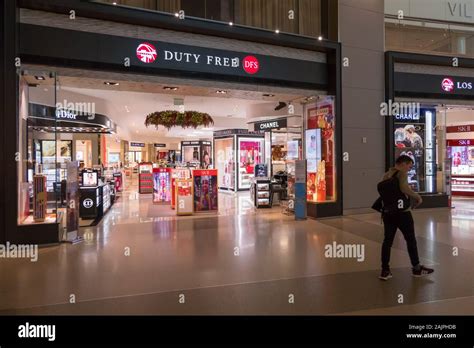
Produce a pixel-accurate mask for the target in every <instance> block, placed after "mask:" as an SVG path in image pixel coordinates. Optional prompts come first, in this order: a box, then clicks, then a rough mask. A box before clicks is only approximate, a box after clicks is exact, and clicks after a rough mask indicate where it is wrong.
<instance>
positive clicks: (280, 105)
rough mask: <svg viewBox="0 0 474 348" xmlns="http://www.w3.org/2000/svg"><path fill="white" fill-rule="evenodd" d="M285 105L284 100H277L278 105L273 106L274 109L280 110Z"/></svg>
mask: <svg viewBox="0 0 474 348" xmlns="http://www.w3.org/2000/svg"><path fill="white" fill-rule="evenodd" d="M285 106H286V103H284V102H279V103H278V105H277V106H276V108H275V111H278V110H281V109H283V108H284V107H285Z"/></svg>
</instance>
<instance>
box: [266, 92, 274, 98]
mask: <svg viewBox="0 0 474 348" xmlns="http://www.w3.org/2000/svg"><path fill="white" fill-rule="evenodd" d="M263 96H264V97H274V96H275V94H268V93H266V94H264V95H263Z"/></svg>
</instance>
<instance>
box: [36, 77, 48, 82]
mask: <svg viewBox="0 0 474 348" xmlns="http://www.w3.org/2000/svg"><path fill="white" fill-rule="evenodd" d="M35 79H37V80H41V81H44V80H46V79H45V78H44V76H35Z"/></svg>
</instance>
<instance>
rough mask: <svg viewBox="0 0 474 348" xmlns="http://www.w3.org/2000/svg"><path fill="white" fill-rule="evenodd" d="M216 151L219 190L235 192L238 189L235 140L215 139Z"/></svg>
mask: <svg viewBox="0 0 474 348" xmlns="http://www.w3.org/2000/svg"><path fill="white" fill-rule="evenodd" d="M214 150H215V152H216V154H215V158H216V168H217V170H218V172H219V177H218V186H219V189H221V190H230V191H233V190H234V189H235V188H236V187H235V154H234V138H233V137H231V138H225V139H214Z"/></svg>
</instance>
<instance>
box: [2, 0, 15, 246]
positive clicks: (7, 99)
mask: <svg viewBox="0 0 474 348" xmlns="http://www.w3.org/2000/svg"><path fill="white" fill-rule="evenodd" d="M0 6H2V16H1V17H0V21H1V23H0V25H1V28H2V30H1V35H2V40H1V42H2V44H1V45H2V47H1V52H2V53H1V54H0V66H1V69H0V105H1V107H0V129H1V132H2V135H1V137H0V138H1V139H0V148H1V151H0V163H1V164H2V165H1V166H0V243H3V242H5V241H7V240H12V239H13V237H14V233H15V231H16V225H17V224H16V217H17V203H16V202H17V191H16V189H17V185H16V181H17V176H16V175H17V173H16V164H17V163H16V156H15V153H16V152H17V149H16V146H17V139H16V116H17V114H18V104H17V103H16V100H17V91H18V88H17V84H18V76H17V73H16V66H15V63H18V62H16V61H15V58H16V57H17V52H18V49H17V37H18V36H17V19H18V18H19V12H18V9H17V1H16V0H9V1H2V4H1V5H0Z"/></svg>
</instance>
